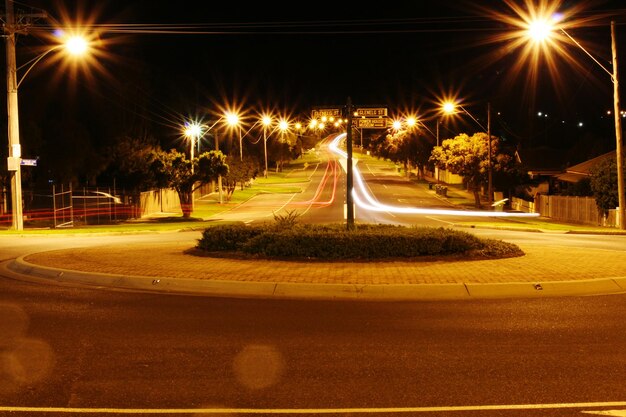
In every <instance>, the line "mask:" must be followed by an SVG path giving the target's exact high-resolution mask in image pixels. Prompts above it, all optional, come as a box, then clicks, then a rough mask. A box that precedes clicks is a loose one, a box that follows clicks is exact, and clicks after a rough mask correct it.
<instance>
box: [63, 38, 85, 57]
mask: <svg viewBox="0 0 626 417" xmlns="http://www.w3.org/2000/svg"><path fill="white" fill-rule="evenodd" d="M64 46H65V49H66V50H67V52H68V53H69V54H70V55H74V56H77V55H84V54H85V53H86V52H87V51H88V49H89V42H88V41H87V39H85V38H84V37H82V36H79V35H74V36H70V37H69V38H68V39H67V41H65V45H64Z"/></svg>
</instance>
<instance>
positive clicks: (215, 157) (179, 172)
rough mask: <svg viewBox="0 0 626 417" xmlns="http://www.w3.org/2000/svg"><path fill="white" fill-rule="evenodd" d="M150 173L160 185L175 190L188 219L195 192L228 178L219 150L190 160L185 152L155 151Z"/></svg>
mask: <svg viewBox="0 0 626 417" xmlns="http://www.w3.org/2000/svg"><path fill="white" fill-rule="evenodd" d="M151 170H152V172H153V174H154V176H155V179H156V183H157V184H158V186H160V187H168V188H173V189H174V190H176V192H177V193H178V198H179V199H180V205H181V208H182V210H183V217H184V218H189V217H190V216H191V208H192V205H191V203H192V201H191V199H192V198H193V192H194V191H195V190H197V189H198V188H200V187H201V186H203V185H204V184H208V183H209V182H211V181H215V180H216V179H217V177H218V176H220V175H222V176H225V175H227V174H228V165H226V157H225V156H224V154H222V152H220V151H210V152H204V153H202V154H200V155H199V156H198V157H196V158H193V160H191V161H190V160H189V159H187V157H186V155H185V154H184V153H181V152H178V151H177V150H176V149H170V151H169V152H164V151H161V150H157V151H155V153H154V157H153V161H152V164H151Z"/></svg>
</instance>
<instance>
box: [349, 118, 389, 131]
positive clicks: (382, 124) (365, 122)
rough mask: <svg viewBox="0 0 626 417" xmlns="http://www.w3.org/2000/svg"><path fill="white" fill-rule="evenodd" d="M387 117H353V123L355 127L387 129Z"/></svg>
mask: <svg viewBox="0 0 626 417" xmlns="http://www.w3.org/2000/svg"><path fill="white" fill-rule="evenodd" d="M388 120H389V119H387V118H386V117H381V118H377V119H365V118H363V119H356V118H355V119H352V124H353V126H354V127H356V128H359V129H385V128H386V127H387V121H388Z"/></svg>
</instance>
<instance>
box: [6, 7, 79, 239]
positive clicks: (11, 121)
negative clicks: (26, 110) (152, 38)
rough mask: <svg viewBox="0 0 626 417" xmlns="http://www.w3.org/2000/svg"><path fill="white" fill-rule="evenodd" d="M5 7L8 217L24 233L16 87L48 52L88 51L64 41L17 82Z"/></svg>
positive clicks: (12, 28)
mask: <svg viewBox="0 0 626 417" xmlns="http://www.w3.org/2000/svg"><path fill="white" fill-rule="evenodd" d="M5 8H6V23H5V25H4V33H5V40H6V64H7V75H6V77H7V126H8V139H9V157H8V160H7V165H8V171H9V172H10V176H11V217H12V228H13V229H14V230H24V215H23V209H22V174H21V169H20V164H21V157H22V151H21V144H20V134H19V108H18V102H17V90H18V87H19V85H20V84H21V83H22V81H24V77H26V75H27V74H28V73H29V72H30V70H31V69H32V68H33V67H34V66H35V65H36V64H37V63H38V62H39V61H41V59H43V58H44V57H45V56H46V55H48V54H49V53H50V52H52V51H54V50H57V49H59V48H65V50H66V51H67V52H68V53H69V54H72V55H81V54H84V53H86V52H87V51H88V49H89V44H88V42H87V41H86V40H85V39H83V38H81V37H79V36H73V37H70V38H66V39H65V42H64V43H63V44H62V45H57V46H54V47H52V48H50V49H49V50H47V51H45V52H44V53H42V54H41V55H40V56H39V57H38V58H36V59H35V60H34V61H33V63H32V64H31V66H30V67H29V68H28V69H27V70H26V72H25V73H24V75H23V76H22V78H21V79H20V80H19V82H18V79H17V60H16V57H15V44H16V37H15V34H16V33H17V32H18V31H19V28H18V26H17V25H16V23H15V14H14V9H13V0H6V1H5Z"/></svg>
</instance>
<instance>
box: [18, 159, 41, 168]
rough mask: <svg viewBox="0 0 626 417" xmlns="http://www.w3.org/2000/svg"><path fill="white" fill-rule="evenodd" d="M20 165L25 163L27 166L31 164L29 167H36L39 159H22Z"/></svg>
mask: <svg viewBox="0 0 626 417" xmlns="http://www.w3.org/2000/svg"><path fill="white" fill-rule="evenodd" d="M20 165H25V166H29V167H36V166H37V160H36V159H22V160H21V161H20Z"/></svg>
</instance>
